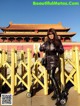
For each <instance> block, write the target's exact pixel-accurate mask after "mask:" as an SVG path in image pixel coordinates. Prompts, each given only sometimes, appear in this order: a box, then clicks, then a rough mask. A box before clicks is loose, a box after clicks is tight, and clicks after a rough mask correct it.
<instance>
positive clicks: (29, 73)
mask: <svg viewBox="0 0 80 106" xmlns="http://www.w3.org/2000/svg"><path fill="white" fill-rule="evenodd" d="M27 62H28V70H27V71H28V90H27V92H30V89H31V80H32V78H31V50H30V49H27Z"/></svg>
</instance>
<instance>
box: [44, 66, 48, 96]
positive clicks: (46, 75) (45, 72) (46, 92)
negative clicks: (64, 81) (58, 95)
mask: <svg viewBox="0 0 80 106" xmlns="http://www.w3.org/2000/svg"><path fill="white" fill-rule="evenodd" d="M44 94H45V95H48V74H47V70H46V69H45V68H44Z"/></svg>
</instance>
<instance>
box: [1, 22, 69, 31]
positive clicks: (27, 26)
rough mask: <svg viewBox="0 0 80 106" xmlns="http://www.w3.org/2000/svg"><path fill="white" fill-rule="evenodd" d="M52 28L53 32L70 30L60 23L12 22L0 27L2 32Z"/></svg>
mask: <svg viewBox="0 0 80 106" xmlns="http://www.w3.org/2000/svg"><path fill="white" fill-rule="evenodd" d="M50 28H54V29H55V30H65V31H68V30H70V28H66V27H64V26H62V23H58V24H13V23H12V22H11V23H10V24H9V26H8V27H0V29H1V30H3V31H9V30H13V31H14V30H16V31H17V30H48V29H50Z"/></svg>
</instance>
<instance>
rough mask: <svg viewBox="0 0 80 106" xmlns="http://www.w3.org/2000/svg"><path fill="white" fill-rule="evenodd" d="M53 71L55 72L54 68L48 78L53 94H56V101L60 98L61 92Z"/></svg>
mask: <svg viewBox="0 0 80 106" xmlns="http://www.w3.org/2000/svg"><path fill="white" fill-rule="evenodd" d="M55 71H56V67H53V68H52V70H51V71H50V78H51V80H52V83H53V87H54V92H55V93H56V96H57V99H58V98H60V97H61V90H60V87H59V83H58V81H57V79H56V76H55Z"/></svg>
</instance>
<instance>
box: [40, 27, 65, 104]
mask: <svg viewBox="0 0 80 106" xmlns="http://www.w3.org/2000/svg"><path fill="white" fill-rule="evenodd" d="M47 38H48V39H47V41H45V42H44V43H43V44H42V45H40V51H41V52H44V53H45V56H46V69H47V71H48V73H49V74H50V78H51V79H52V83H53V87H54V95H53V96H52V99H54V98H57V101H56V105H57V106H58V105H59V106H60V105H62V103H61V99H62V97H61V92H60V88H59V85H58V82H57V80H56V77H55V71H56V68H57V67H59V55H61V54H63V53H64V49H63V45H62V43H61V41H60V39H58V36H57V34H56V32H55V30H54V29H53V28H51V29H49V30H48V32H47Z"/></svg>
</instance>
